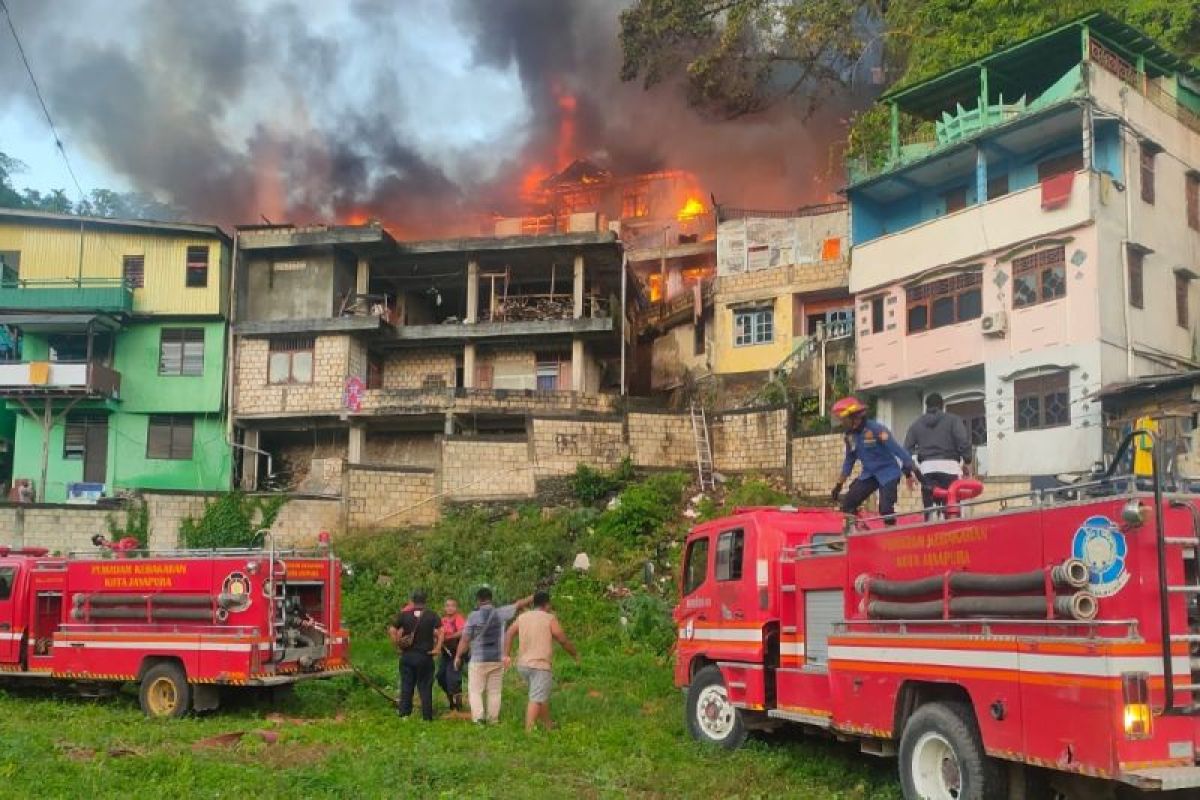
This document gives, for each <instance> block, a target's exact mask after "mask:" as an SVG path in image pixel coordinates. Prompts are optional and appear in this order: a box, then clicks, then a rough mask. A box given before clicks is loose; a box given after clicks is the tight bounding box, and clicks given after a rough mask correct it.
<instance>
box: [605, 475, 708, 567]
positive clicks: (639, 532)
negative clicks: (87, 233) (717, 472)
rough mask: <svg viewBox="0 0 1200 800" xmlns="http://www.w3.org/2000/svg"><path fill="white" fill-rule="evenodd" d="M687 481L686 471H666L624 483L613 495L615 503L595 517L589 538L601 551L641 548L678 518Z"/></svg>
mask: <svg viewBox="0 0 1200 800" xmlns="http://www.w3.org/2000/svg"><path fill="white" fill-rule="evenodd" d="M687 484H688V478H687V476H686V475H684V474H682V473H679V472H668V473H663V474H660V475H652V476H651V477H649V478H647V479H646V480H645V481H643V482H641V483H635V484H632V485H631V486H629V487H627V488H626V489H625V490H624V491H623V492H621V494H619V495H618V496H617V500H618V502H617V504H616V505H615V507H614V508H612V509H609V510H608V511H606V512H605V513H604V514H603V515H601V516H600V518H599V519H597V520H596V524H595V526H594V537H593V538H594V541H595V543H596V545H597V550H598V551H599V552H602V553H605V554H610V553H613V552H615V551H618V550H620V549H622V548H630V547H633V548H641V549H643V550H644V551H645V550H646V548H647V547H648V546H649V545H651V544H652V543H653V542H652V538H653V537H654V536H655V534H657V533H659V532H660V531H661V529H663V528H664V527H665V526H666V525H667V523H668V522H669V521H671V520H672V518H678V510H679V504H680V500H681V497H682V494H683V489H684V487H685V486H687Z"/></svg>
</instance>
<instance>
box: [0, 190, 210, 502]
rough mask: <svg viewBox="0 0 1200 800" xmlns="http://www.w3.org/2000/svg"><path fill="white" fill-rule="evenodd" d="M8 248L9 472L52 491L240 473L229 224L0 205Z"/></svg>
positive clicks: (52, 494)
mask: <svg viewBox="0 0 1200 800" xmlns="http://www.w3.org/2000/svg"><path fill="white" fill-rule="evenodd" d="M0 260H2V261H3V270H4V280H3V282H2V283H0V325H3V326H4V333H6V334H7V338H8V340H10V342H11V343H12V344H11V346H10V347H9V348H8V349H7V350H6V349H5V348H4V344H5V336H4V335H0V397H3V398H4V401H5V413H4V415H3V416H0V440H4V437H5V436H8V439H7V440H4V441H6V442H7V443H8V445H9V446H8V448H7V452H8V453H11V458H10V462H9V464H8V465H7V466H9V467H10V469H11V474H9V475H4V476H3V477H4V478H5V479H11V480H12V481H14V482H22V481H28V482H29V483H30V484H31V485H32V486H33V489H34V494H35V496H36V498H37V499H38V500H39V501H45V502H63V501H66V500H68V499H69V498H72V497H75V496H87V495H95V494H96V493H97V492H102V493H103V494H104V495H108V496H111V495H116V494H119V493H121V492H124V491H131V490H140V489H168V490H170V489H174V490H225V489H228V488H229V487H230V485H231V473H232V458H231V449H230V446H229V444H228V440H227V431H226V416H225V388H226V387H225V365H226V344H227V335H226V322H225V319H226V315H225V298H226V297H227V295H228V283H227V281H228V275H229V263H230V240H229V238H228V237H227V236H225V234H224V233H222V232H221V231H220V230H219V229H217V228H214V227H210V226H200V225H186V224H164V223H153V222H142V221H127V220H107V219H82V220H81V219H80V218H78V217H68V216H62V215H57V214H45V213H31V212H24V211H11V210H0ZM64 276H66V277H64ZM6 426H8V427H7V428H6ZM3 464H4V462H3V461H0V465H3Z"/></svg>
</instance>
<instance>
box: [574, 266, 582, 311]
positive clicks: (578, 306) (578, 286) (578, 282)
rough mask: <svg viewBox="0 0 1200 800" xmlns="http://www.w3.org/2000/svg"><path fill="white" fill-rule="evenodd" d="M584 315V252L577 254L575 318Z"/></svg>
mask: <svg viewBox="0 0 1200 800" xmlns="http://www.w3.org/2000/svg"><path fill="white" fill-rule="evenodd" d="M582 317H583V254H582V253H580V254H579V255H577V256H575V319H581V318H582Z"/></svg>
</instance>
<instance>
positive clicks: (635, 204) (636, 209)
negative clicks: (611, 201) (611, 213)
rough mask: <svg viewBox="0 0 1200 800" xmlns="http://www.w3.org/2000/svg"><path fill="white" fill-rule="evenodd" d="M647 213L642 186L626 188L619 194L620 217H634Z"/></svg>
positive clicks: (644, 192) (647, 208)
mask: <svg viewBox="0 0 1200 800" xmlns="http://www.w3.org/2000/svg"><path fill="white" fill-rule="evenodd" d="M647 213H649V207H648V206H647V204H646V190H645V189H644V188H641V187H639V188H636V189H626V190H625V193H624V194H623V195H622V196H621V219H635V218H637V217H644V216H646V214H647Z"/></svg>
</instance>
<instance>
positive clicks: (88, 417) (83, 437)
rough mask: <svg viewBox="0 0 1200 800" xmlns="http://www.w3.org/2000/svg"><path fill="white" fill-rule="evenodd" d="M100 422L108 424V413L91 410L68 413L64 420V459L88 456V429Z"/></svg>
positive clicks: (73, 459)
mask: <svg viewBox="0 0 1200 800" xmlns="http://www.w3.org/2000/svg"><path fill="white" fill-rule="evenodd" d="M100 424H103V425H105V426H107V425H108V415H107V414H103V413H97V412H91V411H77V412H74V413H68V414H67V417H66V419H65V420H64V421H63V442H62V458H63V461H83V460H84V459H85V458H86V457H87V429H88V427H90V426H91V425H100ZM76 440H77V441H76ZM76 453H77V454H76Z"/></svg>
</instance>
